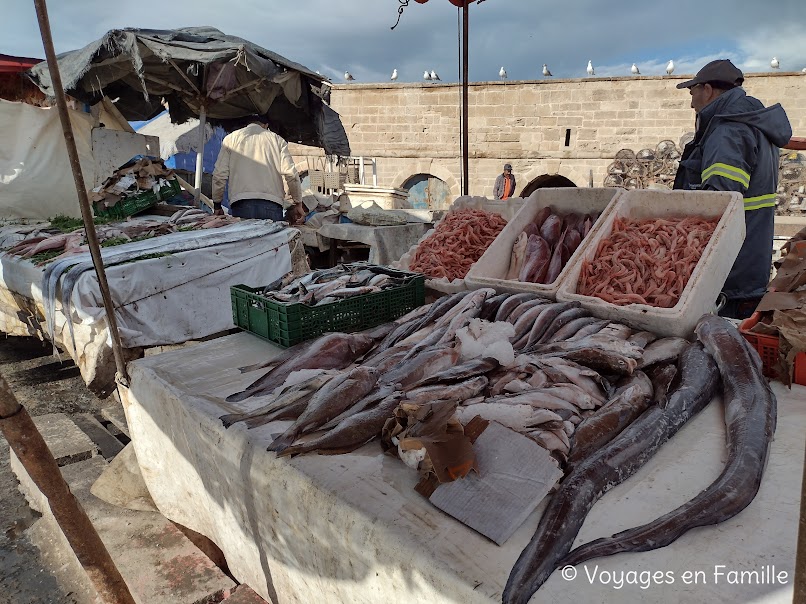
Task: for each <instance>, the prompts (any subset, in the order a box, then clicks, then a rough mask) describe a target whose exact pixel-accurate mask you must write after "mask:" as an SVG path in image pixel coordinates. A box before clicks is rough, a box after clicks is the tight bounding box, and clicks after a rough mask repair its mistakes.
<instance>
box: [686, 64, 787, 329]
mask: <svg viewBox="0 0 806 604" xmlns="http://www.w3.org/2000/svg"><path fill="white" fill-rule="evenodd" d="M742 82H744V75H743V74H742V72H741V70H739V69H738V68H737V67H736V66H735V65H734V64H733V63H731V62H730V61H728V60H725V59H721V60H718V61H711V62H710V63H708V64H707V65H706V66H705V67H703V68H702V69H700V71H698V72H697V75H696V76H694V79H692V80H689V81H687V82H681V83H680V84H678V85H677V87H678V88H688V90H689V92H690V93H691V108H692V109H694V111H695V112H696V114H697V118H696V132H695V135H694V140H693V141H691V142H690V143H689V144H688V145H686V148H685V150H684V151H683V157H682V158H681V160H680V167H679V168H678V170H677V175H676V177H675V181H674V188H675V189H688V190H702V191H738V192H739V193H741V194H742V196H743V197H744V220H745V225H746V227H747V235H746V237H745V240H744V245H742V249H741V251H740V252H739V256H738V258H736V262H735V263H734V265H733V268H732V269H731V271H730V274H729V275H728V278H727V280H726V281H725V285H724V286H723V287H722V293H723V294H724V295H725V296H726V297H727V304H726V305H725V307H724V308H723V309H722V311H721V313H720V314H722V315H723V316H728V317H733V318H736V319H744V318H746V317H748V316H750V315H751V314H752V313H753V311H754V310H755V308H756V306H757V305H758V302H759V300H760V299H761V297H762V296H763V295H764V292H765V291H766V289H767V283H768V281H769V278H770V269H771V265H772V237H773V229H774V220H775V193H776V191H777V189H778V155H779V153H778V148H779V147H782V146H784V145H785V144H786V143H788V142H789V139H790V137H791V136H792V127H791V126H790V124H789V119H788V118H787V117H786V113H785V112H784V110H783V108H782V107H781V105H780V104H775V105H773V106H771V107H767V108H765V107H764V105H763V104H762V103H761V101H759V100H758V99H755V98H753V97H751V96H747V94H746V93H745V91H744V89H743V88H741V85H742Z"/></svg>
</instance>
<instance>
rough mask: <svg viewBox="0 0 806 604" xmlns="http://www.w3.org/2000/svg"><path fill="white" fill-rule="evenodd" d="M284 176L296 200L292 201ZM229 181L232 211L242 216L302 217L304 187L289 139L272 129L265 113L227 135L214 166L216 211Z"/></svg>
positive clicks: (279, 218) (291, 194)
mask: <svg viewBox="0 0 806 604" xmlns="http://www.w3.org/2000/svg"><path fill="white" fill-rule="evenodd" d="M283 179H285V184H286V186H287V187H288V193H289V195H290V196H291V199H292V201H288V200H287V199H286V195H285V189H284V187H283ZM227 182H229V201H230V212H231V213H232V215H233V216H238V217H241V218H263V219H270V220H275V221H278V220H283V210H286V209H291V211H289V216H291V217H292V218H297V219H298V218H301V214H302V212H303V209H302V187H301V184H300V180H299V174H297V169H296V167H295V166H294V161H293V159H292V158H291V153H289V151H288V143H286V141H285V140H284V139H283V138H282V137H281V136H279V135H277V134H275V133H274V132H272V131H271V130H269V125H268V121H267V120H266V119H265V118H263V117H262V116H254V117H253V118H251V121H250V122H249V125H248V126H246V127H245V128H241V129H240V130H236V131H235V132H232V133H230V134H228V135H227V136H225V137H224V140H223V141H222V143H221V151H220V152H219V154H218V159H217V160H216V164H215V169H214V170H213V203H214V204H215V209H216V211H219V210H220V208H221V201H222V200H223V199H224V187H225V186H226V184H227Z"/></svg>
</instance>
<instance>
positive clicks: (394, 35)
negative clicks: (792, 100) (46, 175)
mask: <svg viewBox="0 0 806 604" xmlns="http://www.w3.org/2000/svg"><path fill="white" fill-rule="evenodd" d="M5 4H6V6H4V8H3V13H4V14H3V19H2V20H1V22H0V40H2V41H3V42H2V45H0V52H3V53H5V54H12V55H20V56H33V57H44V52H43V50H42V43H41V38H40V36H39V29H38V26H37V21H36V15H35V12H34V7H33V2H31V1H23V0H15V1H14V2H10V3H5ZM398 6H400V0H294V1H293V2H288V1H283V2H281V1H279V0H227V1H225V2H221V1H215V2H214V1H211V0H172V1H170V2H166V1H165V0H162V1H160V2H157V1H153V0H139V1H137V2H110V1H109V0H72V1H71V2H64V1H62V0H58V1H57V0H51V1H50V2H49V11H50V21H51V27H52V30H53V37H54V41H55V44H56V51H57V52H63V51H67V50H73V49H76V48H80V47H82V46H84V45H86V44H87V43H89V42H91V41H92V40H94V39H96V38H99V37H101V36H102V35H103V34H104V33H105V32H106V31H108V30H110V29H115V28H123V27H143V28H154V29H169V28H177V27H187V26H194V25H209V26H213V27H216V28H218V29H220V30H221V31H223V32H225V33H228V34H231V35H236V36H240V37H243V38H246V39H248V40H251V41H253V42H255V43H257V44H260V45H261V46H264V47H266V48H268V49H270V50H273V51H274V52H277V53H279V54H281V55H283V56H285V57H287V58H289V59H291V60H293V61H296V62H298V63H302V64H303V65H305V66H307V67H309V68H310V69H312V70H318V71H320V72H321V73H322V74H323V75H326V76H328V77H330V78H332V79H333V81H334V82H343V81H344V79H343V76H344V72H345V70H349V71H350V73H352V74H353V75H354V76H355V79H356V81H358V82H381V81H388V79H389V75H390V73H391V71H392V69H394V68H397V70H398V73H399V79H398V81H399V82H413V81H420V80H421V79H422V75H423V71H424V70H426V69H428V70H431V69H433V70H435V71H436V72H437V73H438V74H439V75H440V77H441V78H442V80H444V81H458V80H459V46H458V27H457V26H458V16H459V12H458V9H457V8H455V7H454V6H453V5H451V4H450V3H449V2H448V0H430V1H428V2H427V3H426V4H418V3H416V2H414V1H413V0H412V1H411V2H410V3H409V6H408V7H406V8H405V9H404V10H403V14H402V17H401V19H400V24H399V25H398V26H397V28H396V29H395V30H394V31H392V30H391V29H390V28H391V26H392V25H394V24H395V21H396V19H397V17H398V12H397V9H398ZM804 32H806V0H775V1H774V2H771V1H770V0H765V1H762V0H675V1H674V2H670V1H665V2H652V1H651V0H642V1H619V0H610V1H609V2H607V1H603V0H484V1H483V2H481V3H480V4H472V5H471V7H470V36H469V40H470V80H471V81H483V80H496V79H498V71H499V69H500V67H502V66H504V67H505V68H506V70H507V72H508V74H509V78H510V79H517V80H529V79H540V78H542V75H541V74H540V71H541V69H542V65H543V63H547V64H548V66H549V69H551V71H552V73H553V74H554V76H555V77H565V78H574V77H585V75H586V74H585V67H586V65H587V62H588V60H589V59H590V60H592V61H593V65H594V66H595V68H596V75H597V76H600V75H601V76H626V75H629V70H630V65H631V64H632V63H636V64H637V65H638V67H639V68H640V70H641V73H642V74H644V75H653V74H661V73H664V69H665V67H666V64H667V63H668V61H669V60H670V59H673V60H674V62H675V64H676V66H677V69H676V71H675V73H676V74H685V73H693V72H695V71H696V70H697V69H699V67H701V66H702V65H703V64H704V63H706V62H708V61H709V60H712V59H715V58H730V59H731V60H733V61H734V63H736V64H737V66H739V67H740V68H741V69H742V70H744V71H746V72H759V71H770V60H771V59H772V57H773V56H776V57H777V58H778V60H779V61H780V63H781V70H782V71H800V70H801V69H803V68H806V33H804Z"/></svg>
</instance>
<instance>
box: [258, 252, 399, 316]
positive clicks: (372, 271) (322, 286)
mask: <svg viewBox="0 0 806 604" xmlns="http://www.w3.org/2000/svg"><path fill="white" fill-rule="evenodd" d="M414 276H415V275H412V274H411V273H406V272H403V271H398V270H395V269H391V268H388V267H385V266H377V265H375V264H368V263H366V262H355V263H352V264H340V265H339V266H337V267H335V268H328V269H322V270H318V271H313V272H312V273H308V274H307V275H305V276H303V277H299V278H297V279H293V277H288V278H286V279H279V280H277V281H275V282H274V283H271V284H269V285H267V286H266V287H264V288H263V290H262V291H261V293H262V294H263V295H264V296H266V297H267V298H270V299H272V300H276V301H277V302H281V303H283V304H295V303H301V304H306V305H308V306H322V305H324V304H331V303H333V302H338V301H339V300H344V299H345V298H352V297H353V296H361V295H364V294H374V293H377V292H379V291H382V290H385V289H390V288H396V287H401V286H403V285H406V284H408V283H410V282H411V280H412V278H413V277H414ZM292 279H293V280H292Z"/></svg>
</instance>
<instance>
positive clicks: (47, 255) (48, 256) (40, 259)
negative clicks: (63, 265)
mask: <svg viewBox="0 0 806 604" xmlns="http://www.w3.org/2000/svg"><path fill="white" fill-rule="evenodd" d="M63 252H64V250H63V249H61V248H59V249H58V250H45V251H44V252H39V253H38V254H34V255H33V256H31V257H30V258H28V260H30V261H31V262H33V263H34V264H41V263H45V262H50V261H51V260H53V259H54V258H55V257H56V256H58V255H60V254H62V253H63Z"/></svg>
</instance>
